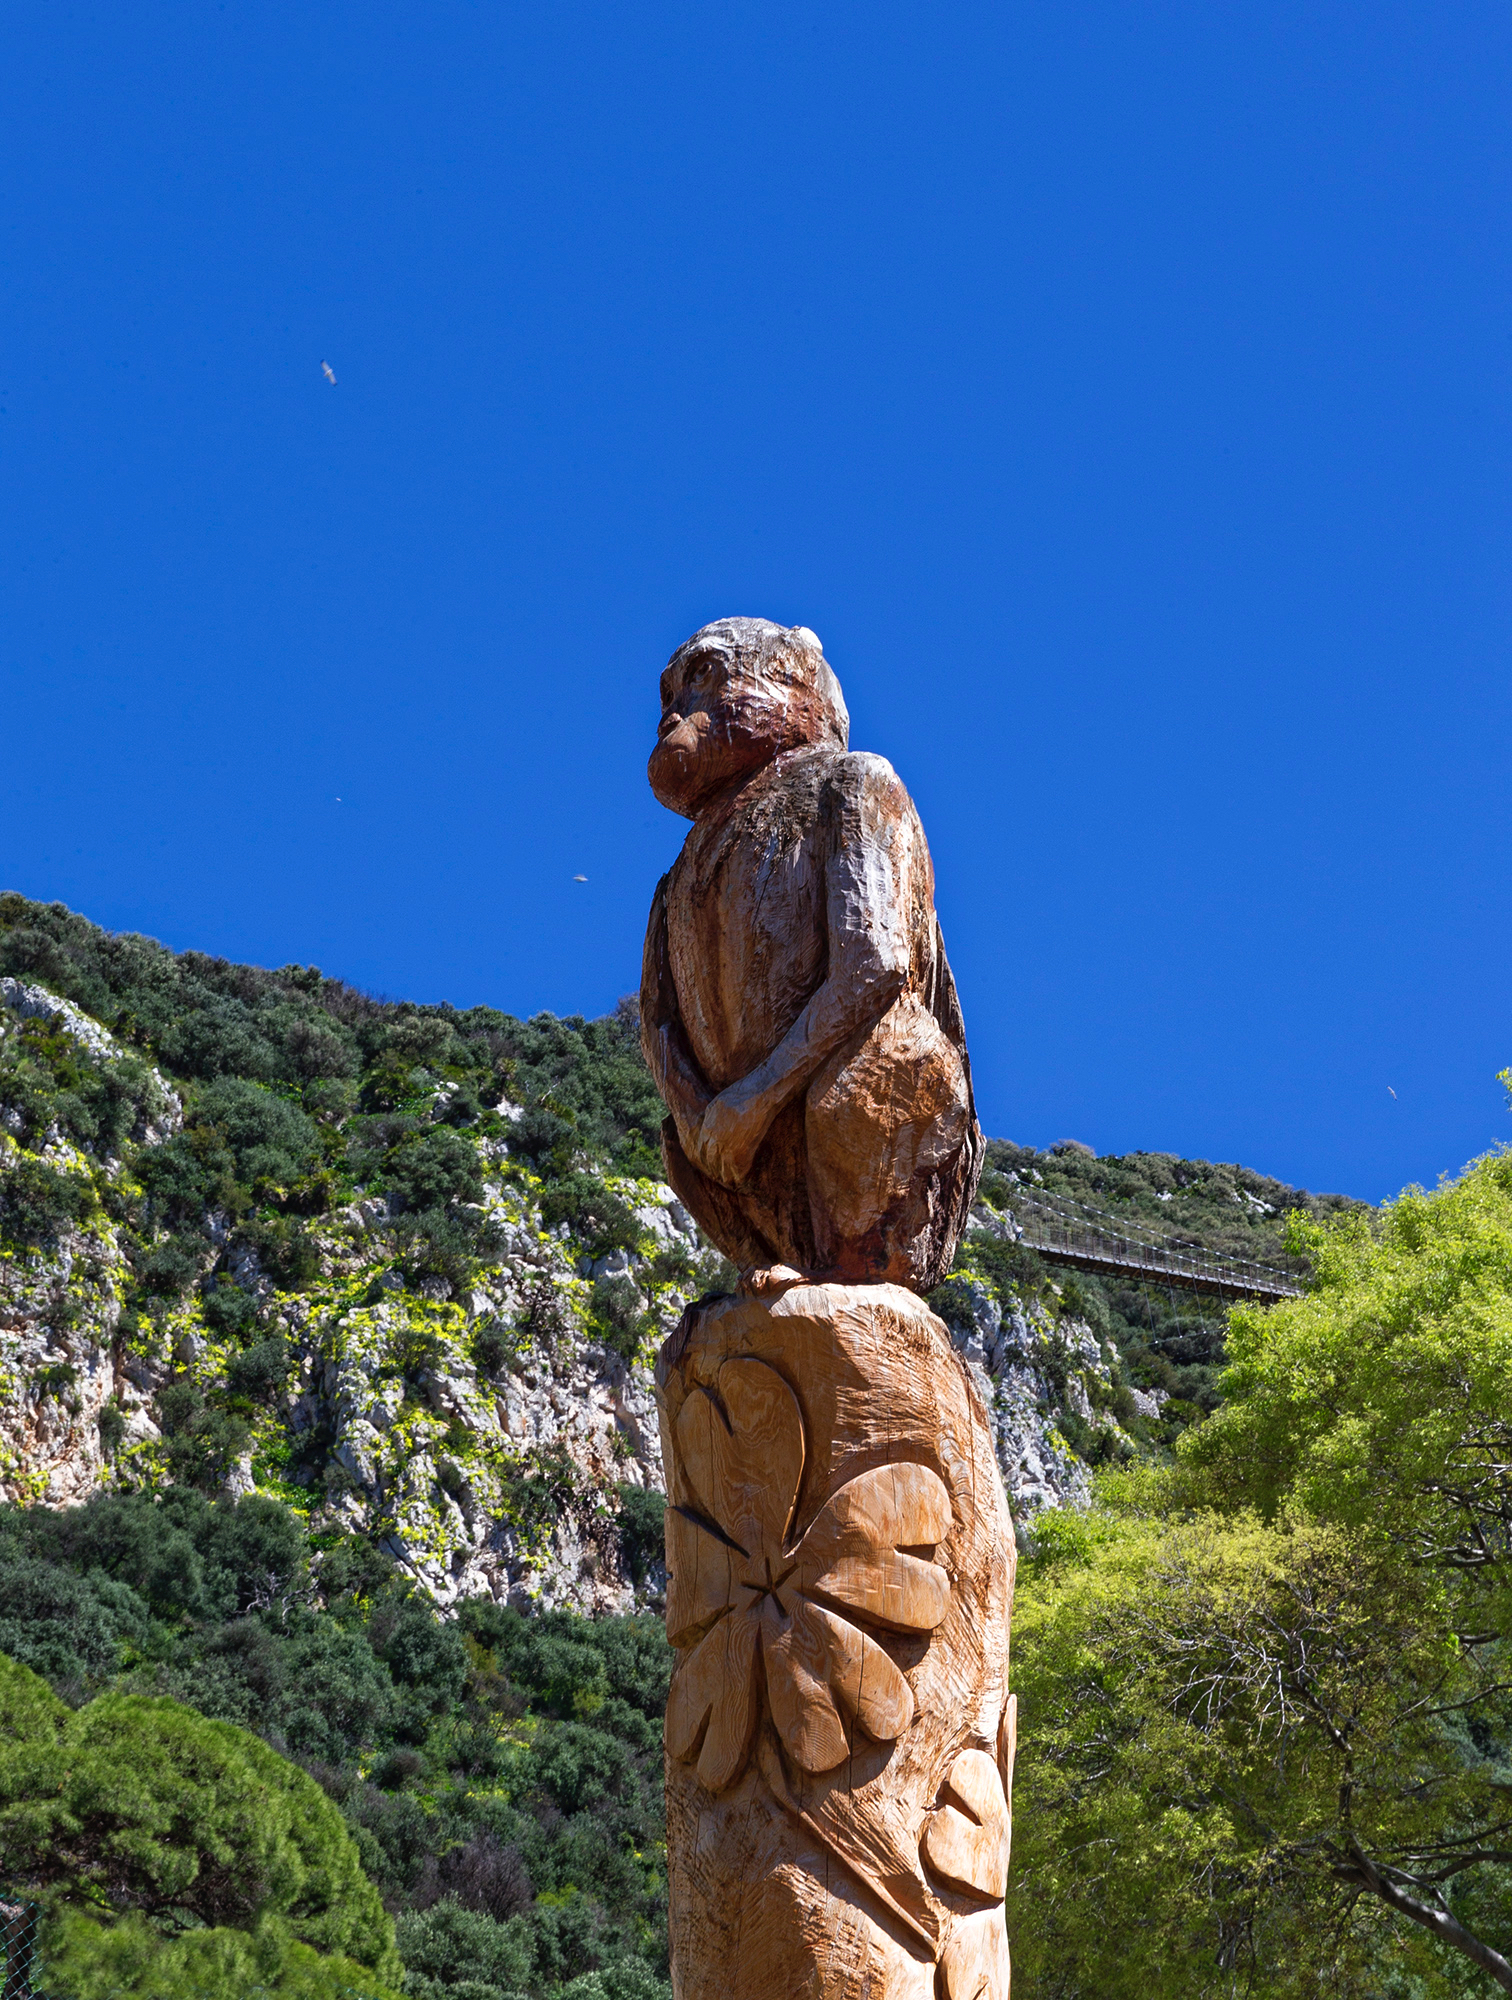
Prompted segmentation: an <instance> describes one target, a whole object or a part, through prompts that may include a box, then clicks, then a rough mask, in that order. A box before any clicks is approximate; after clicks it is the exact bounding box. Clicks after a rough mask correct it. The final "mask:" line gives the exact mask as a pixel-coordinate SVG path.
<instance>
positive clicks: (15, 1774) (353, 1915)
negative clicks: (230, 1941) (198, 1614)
mask: <svg viewBox="0 0 1512 2000" xmlns="http://www.w3.org/2000/svg"><path fill="white" fill-rule="evenodd" d="M0 1848H3V1851H4V1853H5V1856H6V1863H7V1871H8V1873H9V1874H10V1876H11V1879H12V1880H13V1881H15V1882H18V1883H24V1884H25V1885H27V1886H28V1887H30V1888H32V1889H34V1890H36V1891H37V1892H39V1894H41V1895H42V1897H43V1898H44V1899H45V1900H47V1901H48V1902H49V1903H50V1904H51V1905H53V1906H54V1907H55V1908H57V1909H59V1910H62V1909H64V1908H66V1907H69V1906H74V1907H82V1908H89V1907H94V1908H102V1907H103V1908H109V1909H112V1910H115V1911H131V1912H136V1913H138V1914H140V1915H141V1916H142V1917H143V1918H144V1919H150V1920H151V1921H152V1923H153V1924H154V1925H155V1926H156V1927H157V1929H158V1930H160V1931H161V1932H162V1933H163V1934H164V1935H168V1936H171V1935H173V1934H174V1933H175V1932H177V1931H180V1930H186V1929H189V1928H198V1927H205V1928H208V1929H216V1930H221V1929H229V1930H233V1931H236V1932H241V1933H249V1934H250V1933H253V1932H255V1931H257V1929H258V1927H259V1925H263V1924H266V1923H268V1922H269V1921H276V1923H277V1924H279V1925H280V1926H281V1927H282V1930H283V1931H284V1932H286V1933H287V1935H288V1937H289V1938H290V1939H292V1940H293V1941H294V1942H296V1943H299V1944H301V1945H305V1946H309V1947H311V1948H313V1949H314V1950H315V1951H317V1952H325V1953H331V1952H336V1953H341V1954H344V1955H346V1956H349V1957H351V1958H353V1959H355V1960H357V1961H358V1962H359V1963H361V1964H364V1965H366V1966H368V1967H369V1969H370V1970H371V1971H373V1972H374V1973H376V1974H377V1975H378V1976H379V1978H380V1979H383V1980H395V1979H397V1977H398V1973H399V1963H398V1960H397V1958H396V1956H395V1954H394V1948H393V1925H392V1923H391V1922H390V1920H389V1918H388V1917H387V1915H386V1914H385V1912H384V1910H383V1907H382V1904H381V1903H380V1901H379V1898H378V1893H377V1891H376V1890H375V1889H374V1888H373V1886H372V1884H371V1883H370V1882H369V1881H368V1880H367V1878H366V1877H365V1875H364V1874H363V1872H362V1868H361V1865H360V1862H359V1860H358V1853H357V1848H356V1845H355V1843H354V1841H353V1839H352V1837H351V1835H350V1833H349V1832H348V1830H347V1827H346V1824H345V1822H344V1821H343V1820H342V1818H341V1815H340V1813H339V1812H338V1811H337V1810H336V1808H335V1807H334V1806H333V1805H332V1804H331V1803H330V1801H329V1800H328V1799H327V1798H326V1796H325V1794H324V1793H323V1792H322V1791H321V1790H320V1787H319V1786H318V1785H316V1784H315V1783H314V1781H313V1780H312V1779H310V1778H309V1777H307V1776H306V1775H305V1773H304V1772H303V1771H301V1770H299V1769H298V1768H297V1767H296V1766H295V1765H293V1764H290V1763H289V1762H287V1761H286V1759H284V1758H282V1757H280V1756H278V1755H277V1753H276V1752H274V1751H273V1750H270V1749H269V1748H268V1746H267V1745H266V1744H265V1743H263V1742H261V1741H260V1740H259V1739H258V1738H257V1737H255V1736H249V1735H248V1734H247V1733H246V1732H245V1731H244V1730H240V1729H237V1728H234V1727H233V1726H232V1725H231V1724H230V1723H225V1722H212V1721H209V1720H207V1719H206V1718H205V1717H204V1716H201V1715H197V1714H195V1713H194V1711H193V1710H192V1709H187V1708H183V1707H181V1706H180V1705H179V1704H178V1703H177V1702H174V1701H168V1700H165V1699H161V1698H158V1699H154V1698H147V1697H143V1696H137V1695H121V1694H105V1695H101V1696H100V1697H99V1698H98V1699H97V1700H95V1701H92V1702H90V1703H89V1704H88V1705H87V1707H85V1708H82V1709H80V1710H78V1711H77V1712H74V1711H71V1710H70V1709H68V1708H67V1707H66V1706H65V1705H64V1704H63V1703H62V1702H61V1701H59V1700H58V1699H57V1697H56V1696H55V1695H53V1694H52V1693H51V1691H50V1690H49V1689H48V1688H47V1686H46V1684H45V1683H44V1682H43V1681H41V1680H40V1679H38V1677H37V1676H36V1675H35V1674H33V1673H31V1672H30V1671H29V1670H28V1669H27V1668H25V1667H23V1666H20V1665H18V1664H17V1663H16V1662H14V1661H12V1660H7V1659H5V1658H4V1657H3V1656H0ZM70 1935H73V1933H70ZM114 1948H115V1947H112V1949H114ZM228 1948H229V1947H228ZM120 1949H124V1946H123V1947H120ZM144 1990H148V1989H144ZM290 1990H291V1991H292V1990H297V1989H290Z"/></svg>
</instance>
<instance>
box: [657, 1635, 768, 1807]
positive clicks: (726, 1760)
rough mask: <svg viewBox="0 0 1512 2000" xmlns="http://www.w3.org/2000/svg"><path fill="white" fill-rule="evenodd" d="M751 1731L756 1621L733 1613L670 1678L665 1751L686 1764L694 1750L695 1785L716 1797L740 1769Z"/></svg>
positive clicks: (753, 1713)
mask: <svg viewBox="0 0 1512 2000" xmlns="http://www.w3.org/2000/svg"><path fill="white" fill-rule="evenodd" d="M706 1722H707V1724H708V1728H707V1730H705V1729H704V1725H705V1723H706ZM755 1727H756V1621H755V1619H754V1618H752V1617H751V1616H750V1614H749V1613H746V1612H734V1613H732V1614H731V1616H729V1617H728V1618H721V1619H720V1621H719V1623H718V1624H717V1625H716V1626H715V1627H714V1629H713V1631H712V1632H706V1633H705V1634H704V1636H703V1638H701V1639H700V1640H699V1642H698V1644H697V1645H696V1646H695V1647H694V1648H693V1650H692V1652H691V1653H689V1654H688V1655H687V1656H686V1658H685V1659H684V1660H683V1661H682V1663H681V1664H680V1665H679V1667H678V1669H677V1672H676V1673H675V1674H674V1675H673V1676H672V1689H671V1692H670V1693H669V1695H668V1696H667V1722H666V1742H667V1749H668V1751H669V1753H670V1754H671V1755H672V1756H673V1757H675V1758H676V1759H677V1760H678V1762H679V1763H686V1762H687V1761H688V1759H689V1758H690V1757H691V1756H692V1755H693V1752H694V1750H695V1748H697V1749H698V1777H699V1782H700V1783H701V1784H703V1785H706V1786H707V1787H708V1789H709V1790H710V1791H711V1792H722V1791H725V1790H726V1789H727V1788H728V1787H729V1786H731V1785H733V1784H734V1782H735V1780H736V1779H737V1778H738V1777H739V1776H740V1774H741V1772H742V1771H743V1770H744V1769H745V1761H746V1757H747V1755H748V1754H749V1752H750V1748H751V1737H752V1734H753V1733H754V1730H755ZM700 1733H702V1734H703V1744H702V1747H701V1748H699V1736H700Z"/></svg>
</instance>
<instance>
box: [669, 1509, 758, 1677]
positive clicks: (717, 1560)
mask: <svg viewBox="0 0 1512 2000" xmlns="http://www.w3.org/2000/svg"><path fill="white" fill-rule="evenodd" d="M666 1523H667V1570H668V1576H667V1637H668V1638H669V1639H670V1640H671V1641H672V1644H673V1645H674V1646H682V1645H686V1644H687V1642H688V1641H689V1640H690V1639H692V1638H693V1637H694V1636H695V1635H696V1634H697V1633H698V1632H700V1631H701V1630H702V1629H703V1627H704V1626H705V1625H707V1624H708V1623H709V1620H710V1619H711V1618H717V1617H718V1615H719V1613H720V1612H721V1611H723V1610H724V1608H725V1607H726V1605H728V1604H732V1603H736V1602H739V1603H744V1602H745V1598H744V1595H743V1594H738V1593H737V1590H736V1585H735V1566H736V1564H739V1565H740V1566H741V1568H744V1567H745V1566H746V1565H745V1559H744V1558H743V1557H742V1556H738V1555H736V1553H735V1551H734V1550H733V1549H732V1548H730V1547H728V1546H727V1544H725V1543H724V1542H722V1541H720V1539H719V1537H718V1536H717V1535H715V1534H712V1533H711V1532H710V1530H709V1529H708V1528H707V1527H706V1526H705V1525H704V1524H703V1522H701V1521H699V1520H698V1519H696V1518H695V1516H694V1515H692V1514H688V1513H685V1512H684V1511H683V1509H682V1508H681V1507H669V1508H668V1509H667V1514H666Z"/></svg>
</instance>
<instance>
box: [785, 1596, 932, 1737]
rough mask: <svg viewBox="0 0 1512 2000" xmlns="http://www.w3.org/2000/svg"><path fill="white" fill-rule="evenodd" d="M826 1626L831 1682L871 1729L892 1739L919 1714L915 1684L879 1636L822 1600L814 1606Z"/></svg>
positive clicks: (843, 1703) (850, 1711)
mask: <svg viewBox="0 0 1512 2000" xmlns="http://www.w3.org/2000/svg"><path fill="white" fill-rule="evenodd" d="M808 1612H809V1616H810V1617H812V1618H814V1619H816V1620H817V1621H818V1623H819V1625H820V1626H821V1628H822V1629H823V1632H824V1637H825V1645H826V1647H827V1649H828V1653H829V1684H830V1686H831V1687H832V1688H833V1689H834V1691H835V1693H836V1694H837V1695H838V1696H839V1698H840V1703H841V1706H842V1707H843V1708H844V1709H845V1710H846V1712H847V1713H848V1714H850V1715H853V1716H855V1718H856V1720H857V1721H858V1722H859V1723H860V1725H861V1727H862V1728H863V1729H864V1730H865V1731H866V1733H867V1735H868V1736H870V1737H872V1738H873V1739H874V1740H875V1741H876V1742H878V1743H891V1742H892V1741H893V1740H894V1738H895V1737H899V1736H901V1735H902V1734H903V1732H904V1730H905V1729H906V1728H907V1727H908V1725H909V1723H910V1722H912V1721H913V1718H914V1698H913V1689H912V1688H911V1687H910V1686H909V1685H908V1682H907V1681H906V1680H905V1679H904V1678H903V1675H902V1674H901V1673H900V1672H899V1670H898V1668H897V1667H896V1666H894V1664H893V1662H892V1661H891V1660H890V1659H889V1658H888V1656H887V1654H886V1653H884V1652H883V1650H882V1648H881V1647H880V1646H879V1645H878V1644H877V1642H876V1640H875V1639H873V1638H871V1637H869V1636H868V1634H867V1633H865V1632H862V1631H860V1630H858V1629H857V1627H856V1626H854V1625H852V1624H850V1623H848V1622H847V1620H845V1619H844V1618H837V1617H836V1616H835V1614H834V1612H833V1611H826V1610H825V1609H824V1606H823V1605H822V1604H811V1605H809V1606H808Z"/></svg>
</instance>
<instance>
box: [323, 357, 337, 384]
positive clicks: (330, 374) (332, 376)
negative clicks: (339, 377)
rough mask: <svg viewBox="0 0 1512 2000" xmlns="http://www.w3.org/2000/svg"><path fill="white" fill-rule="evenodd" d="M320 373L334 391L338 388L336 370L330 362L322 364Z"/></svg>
mask: <svg viewBox="0 0 1512 2000" xmlns="http://www.w3.org/2000/svg"><path fill="white" fill-rule="evenodd" d="M320 372H321V374H322V375H324V377H325V378H326V380H327V381H328V382H329V383H330V385H331V387H332V388H333V389H334V388H335V387H336V370H335V369H334V368H333V367H332V366H331V364H330V362H329V361H322V362H321V364H320Z"/></svg>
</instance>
